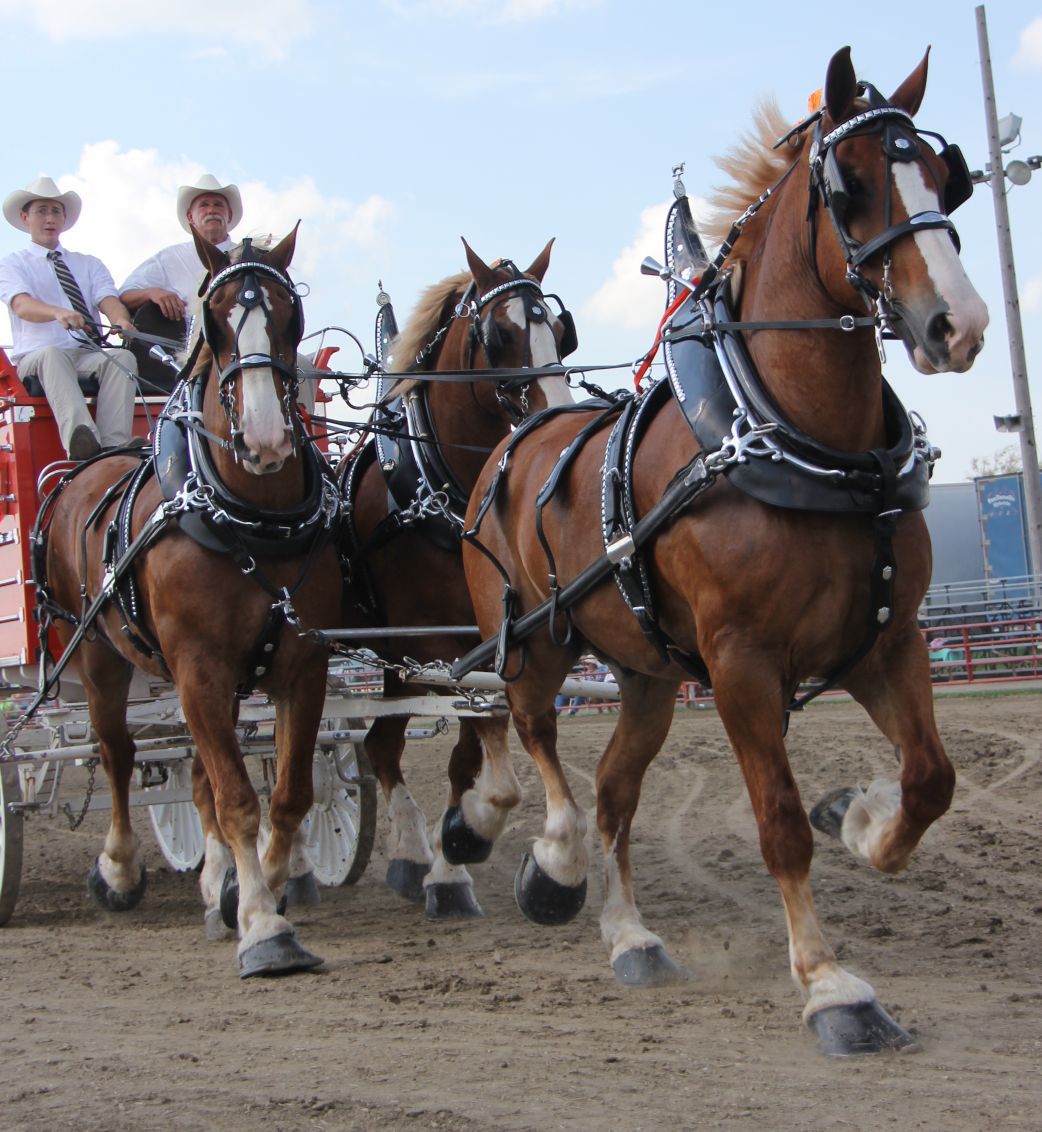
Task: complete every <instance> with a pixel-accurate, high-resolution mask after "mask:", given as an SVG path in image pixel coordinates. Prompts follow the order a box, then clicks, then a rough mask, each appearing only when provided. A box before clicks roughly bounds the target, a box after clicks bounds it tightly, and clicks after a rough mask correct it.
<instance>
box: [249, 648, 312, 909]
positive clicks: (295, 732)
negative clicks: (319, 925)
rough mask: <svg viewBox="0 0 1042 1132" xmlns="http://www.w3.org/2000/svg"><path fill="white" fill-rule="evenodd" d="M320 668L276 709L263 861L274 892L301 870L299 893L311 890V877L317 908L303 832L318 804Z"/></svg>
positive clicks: (307, 675)
mask: <svg viewBox="0 0 1042 1132" xmlns="http://www.w3.org/2000/svg"><path fill="white" fill-rule="evenodd" d="M318 668H319V666H318V665H315V666H311V667H310V668H309V669H308V671H307V673H305V674H303V675H302V678H301V679H300V680H299V681H298V682H297V683H296V685H295V687H293V688H291V689H290V692H289V694H287V695H284V696H281V697H280V699H279V701H278V703H277V705H276V708H275V735H276V740H277V747H278V766H277V771H276V775H275V786H274V788H273V790H272V792H271V804H270V806H269V808H268V816H269V818H270V819H271V837H270V839H269V841H268V844H267V847H266V848H265V851H264V856H263V867H264V879H265V881H266V882H267V884H268V887H269V888H270V889H271V890H272V891H273V892H277V891H278V890H279V889H281V888H282V887H283V886H284V885H286V884H287V881H288V880H289V877H290V874H291V873H292V872H293V869H294V868H296V869H297V870H298V872H297V873H296V874H295V888H296V890H297V892H298V893H305V892H307V891H309V890H310V887H311V886H309V885H308V884H307V881H305V880H302V879H301V877H303V876H310V878H311V885H312V886H314V893H315V897H316V899H310V900H308V903H317V902H318V900H317V893H318V889H317V885H315V880H314V874H313V873H312V872H311V866H310V862H307V861H306V854H305V853H304V851H303V846H302V838H301V832H300V826H301V823H302V822H303V821H304V818H305V817H307V812H308V810H310V809H311V805H312V803H313V802H314V800H315V780H314V777H313V773H312V764H313V762H314V757H315V739H316V737H317V735H318V729H319V726H320V724H321V721H322V708H323V705H324V703H325V684H326V682H325V658H323V662H322V665H321V671H318V670H317V669H318ZM301 857H304V858H305V861H304V862H301V860H300V858H301ZM300 870H302V871H300ZM287 902H288V897H287ZM301 902H302V901H299V900H298V903H301Z"/></svg>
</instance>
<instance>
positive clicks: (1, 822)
mask: <svg viewBox="0 0 1042 1132" xmlns="http://www.w3.org/2000/svg"><path fill="white" fill-rule="evenodd" d="M20 798H21V791H20V789H19V786H18V767H16V766H15V765H14V763H0V925H2V924H6V923H7V921H8V920H9V919H10V918H11V914H12V913H13V912H14V906H15V904H16V903H17V902H18V889H19V888H20V887H21V884H22V827H23V825H24V823H25V819H24V817H23V816H22V813H21V811H20V810H11V809H10V805H11V803H13V802H17V801H19V800H20Z"/></svg>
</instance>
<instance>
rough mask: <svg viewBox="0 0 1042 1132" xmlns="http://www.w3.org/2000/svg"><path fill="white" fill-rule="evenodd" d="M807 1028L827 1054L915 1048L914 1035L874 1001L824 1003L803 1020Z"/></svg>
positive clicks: (835, 1055)
mask: <svg viewBox="0 0 1042 1132" xmlns="http://www.w3.org/2000/svg"><path fill="white" fill-rule="evenodd" d="M807 1028H808V1029H809V1030H810V1031H811V1033H812V1034H814V1036H815V1037H816V1038H817V1039H818V1048H819V1049H820V1050H821V1052H822V1053H823V1054H825V1055H826V1056H827V1057H861V1056H863V1055H864V1054H870V1053H884V1052H886V1051H887V1050H909V1051H913V1050H915V1049H918V1043H917V1042H916V1040H915V1038H913V1037H912V1035H911V1034H910V1033H908V1031H907V1030H905V1029H903V1028H902V1027H901V1026H899V1025H898V1024H897V1023H896V1022H895V1021H894V1020H893V1018H891V1017H890V1015H889V1014H887V1012H886V1011H885V1010H884V1009H883V1008H882V1007H881V1006H880V1005H879V1003H878V1002H875V1001H872V1002H856V1003H854V1004H853V1005H843V1006H826V1007H824V1008H823V1009H822V1010H818V1011H816V1012H815V1013H814V1014H812V1015H811V1016H810V1017H809V1018H808V1019H807Z"/></svg>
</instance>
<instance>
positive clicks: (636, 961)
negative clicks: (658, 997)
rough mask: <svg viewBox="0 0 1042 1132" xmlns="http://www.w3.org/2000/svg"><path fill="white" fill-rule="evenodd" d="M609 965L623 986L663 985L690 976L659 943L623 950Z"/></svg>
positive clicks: (680, 980)
mask: <svg viewBox="0 0 1042 1132" xmlns="http://www.w3.org/2000/svg"><path fill="white" fill-rule="evenodd" d="M611 967H612V970H613V971H614V972H615V978H616V979H618V980H619V982H620V983H622V985H623V986H624V987H665V986H670V985H671V984H673V983H682V982H684V981H685V980H686V979H688V978H689V977H690V976H689V975H688V973H687V971H685V970H684V968H683V967H681V966H680V965H679V964H677V963H675V962H674V961H673V960H672V959H671V958H670V957H669V953H668V952H667V951H666V949H665V948H664V947H663V946H662V945H661V944H656V945H655V946H654V947H634V948H632V949H631V950H630V951H624V952H623V953H622V954H621V955H620V956H619V957H618V959H616V960H615V961H614V962H613V963H612V965H611Z"/></svg>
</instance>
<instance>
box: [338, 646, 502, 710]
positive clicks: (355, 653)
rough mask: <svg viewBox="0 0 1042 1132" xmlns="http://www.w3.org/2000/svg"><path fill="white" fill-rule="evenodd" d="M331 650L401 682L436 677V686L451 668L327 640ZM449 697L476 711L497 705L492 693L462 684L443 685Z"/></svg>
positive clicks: (489, 708)
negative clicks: (393, 658)
mask: <svg viewBox="0 0 1042 1132" xmlns="http://www.w3.org/2000/svg"><path fill="white" fill-rule="evenodd" d="M326 643H327V644H328V646H329V648H330V651H331V652H333V653H335V654H336V655H337V656H341V657H343V658H344V659H345V660H352V661H354V662H355V663H356V664H361V665H363V666H365V667H368V668H378V669H380V671H382V672H393V673H394V674H395V675H396V676H397V677H398V678H399V679H400V680H401V681H402V682H403V683H407V682H409V681H412V682H413V683H417V684H422V683H423V679H424V676H432V677H438V680H437V683H439V684H440V683H442V682H443V681H444V679H445V678H446V677H448V676H449V675H450V673H451V667H452V666H451V665H449V664H447V663H446V662H445V661H444V660H433V661H430V662H428V663H427V664H423V663H421V662H420V661H418V660H415V659H413V658H412V657H409V656H406V657H403V658H402V661H401V663H400V664H396V663H395V662H394V661H390V660H384V659H383V657H381V656H378V655H377V654H376V653H375V652H373V651H372V650H370V649H359V648H353V647H352V646H351V645H348V644H344V643H342V642H339V641H327V642H326ZM446 687H447V690H448V691H449V692H450V693H451V694H455V695H458V696H461V697H462V698H463V699H465V700H466V701H467V707H468V708H469V709H470V710H471V711H475V712H488V711H492V709H493V708H495V707H496V706H497V705H496V704H495V703H494V694H493V695H492V696H490V695H489V694H488V693H487V692H481V691H478V690H477V689H475V688H466V687H464V686H463V685H462V684H457V683H452V684H449V685H447V686H446Z"/></svg>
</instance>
